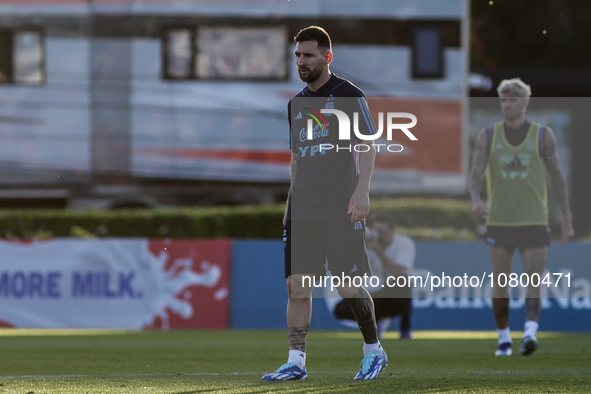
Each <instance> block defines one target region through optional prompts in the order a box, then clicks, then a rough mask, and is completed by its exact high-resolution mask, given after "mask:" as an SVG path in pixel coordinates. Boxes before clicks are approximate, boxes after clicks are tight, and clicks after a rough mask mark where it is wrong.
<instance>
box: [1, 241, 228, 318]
mask: <svg viewBox="0 0 591 394" xmlns="http://www.w3.org/2000/svg"><path fill="white" fill-rule="evenodd" d="M229 258H230V241H227V240H215V241H199V240H147V239H137V240H136V239H101V240H98V239H97V240H72V239H56V240H51V241H35V242H26V243H23V242H6V241H2V242H0V325H2V326H4V327H38V328H86V327H92V328H125V329H142V328H162V329H169V328H227V326H228V267H229Z"/></svg>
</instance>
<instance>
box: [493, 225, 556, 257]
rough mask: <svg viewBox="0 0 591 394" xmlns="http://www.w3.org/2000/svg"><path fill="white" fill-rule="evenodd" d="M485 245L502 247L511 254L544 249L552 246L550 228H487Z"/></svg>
mask: <svg viewBox="0 0 591 394" xmlns="http://www.w3.org/2000/svg"><path fill="white" fill-rule="evenodd" d="M485 243H486V244H487V245H491V246H501V247H503V248H505V249H507V250H508V251H510V252H513V251H514V250H515V248H518V249H519V251H520V252H523V250H524V249H527V248H543V247H546V246H549V245H550V229H549V228H548V226H517V227H509V226H487V228H486V239H485Z"/></svg>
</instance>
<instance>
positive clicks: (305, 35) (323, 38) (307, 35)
mask: <svg viewBox="0 0 591 394" xmlns="http://www.w3.org/2000/svg"><path fill="white" fill-rule="evenodd" d="M293 40H294V41H295V42H302V41H316V42H317V43H318V49H320V48H324V49H325V50H327V51H329V50H331V49H332V44H331V42H330V36H329V35H328V33H327V32H326V30H324V29H323V28H321V27H320V26H308V27H306V28H305V29H302V30H300V31H299V33H298V34H297V35H296V36H295V37H294V38H293Z"/></svg>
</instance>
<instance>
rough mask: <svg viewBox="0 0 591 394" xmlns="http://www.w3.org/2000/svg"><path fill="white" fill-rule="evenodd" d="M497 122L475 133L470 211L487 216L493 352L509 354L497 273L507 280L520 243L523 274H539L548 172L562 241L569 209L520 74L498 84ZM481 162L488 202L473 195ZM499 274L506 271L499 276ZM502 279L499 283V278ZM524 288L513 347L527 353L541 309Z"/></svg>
mask: <svg viewBox="0 0 591 394" xmlns="http://www.w3.org/2000/svg"><path fill="white" fill-rule="evenodd" d="M497 91H498V93H499V97H500V101H501V110H502V113H503V118H504V121H503V122H499V123H497V124H495V125H494V126H492V127H488V128H485V129H482V130H480V131H479V133H478V136H477V137H476V140H477V142H476V149H475V153H474V159H473V164H472V174H471V177H470V195H471V197H472V205H473V208H474V213H475V214H476V215H477V216H478V217H481V218H486V224H487V232H486V243H487V244H488V245H489V247H490V256H491V260H492V265H493V272H494V276H495V282H494V288H493V293H492V297H493V299H492V303H493V312H494V315H495V322H496V325H497V332H498V334H499V342H498V344H499V347H498V349H497V350H496V352H495V355H497V356H510V355H511V354H512V341H511V335H510V331H509V287H507V286H504V287H501V286H500V285H499V282H498V279H499V275H500V276H501V277H502V278H509V275H510V274H511V272H512V264H513V254H514V252H515V249H519V252H520V254H521V260H522V261H523V272H524V273H525V274H527V275H528V277H529V278H530V279H531V278H532V276H535V274H537V275H539V277H540V278H541V277H542V275H543V272H544V269H545V268H546V261H547V257H548V246H549V245H550V229H549V228H548V187H547V184H546V179H547V178H546V173H548V174H549V175H550V177H549V179H550V180H551V183H552V187H553V190H554V193H555V195H556V197H557V199H558V202H559V203H560V207H561V209H562V215H563V221H562V234H561V235H562V240H563V242H567V241H568V240H569V239H570V238H571V237H572V236H573V235H574V231H573V227H572V215H571V212H570V207H569V201H568V190H567V186H566V181H565V179H564V176H563V174H562V171H561V169H560V165H559V163H558V157H557V154H556V139H555V137H554V133H553V132H552V130H551V129H550V128H549V127H545V126H542V125H540V124H538V123H534V122H529V121H528V120H527V119H526V118H525V111H526V110H527V107H528V105H529V98H530V96H531V88H530V86H529V85H526V84H525V83H524V82H523V81H521V79H519V78H515V79H508V80H504V81H502V82H501V84H500V85H499V87H498V89H497ZM487 168H488V176H487V178H486V180H487V191H488V193H487V194H488V203H487V202H485V201H482V199H481V198H480V191H481V188H482V183H483V181H484V176H485V173H486V170H487ZM504 275H505V276H504ZM501 283H503V284H506V281H504V280H501ZM529 283H530V286H528V288H527V292H526V299H525V310H526V312H525V313H526V318H525V320H526V321H525V332H524V335H523V342H522V344H521V348H520V353H521V354H523V355H530V354H532V353H533V352H534V351H535V350H536V349H537V348H538V340H537V338H536V333H537V330H538V321H539V318H540V312H541V308H542V302H541V299H540V298H541V292H540V286H537V287H535V286H532V285H531V280H530V281H529Z"/></svg>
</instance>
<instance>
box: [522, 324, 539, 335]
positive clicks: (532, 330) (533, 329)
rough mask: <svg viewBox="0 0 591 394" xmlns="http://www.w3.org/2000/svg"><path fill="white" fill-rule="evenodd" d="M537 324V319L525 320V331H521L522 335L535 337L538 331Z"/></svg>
mask: <svg viewBox="0 0 591 394" xmlns="http://www.w3.org/2000/svg"><path fill="white" fill-rule="evenodd" d="M538 327H539V324H538V322H537V321H533V320H528V321H526V322H525V332H524V333H523V336H524V337H535V336H536V334H537V333H538Z"/></svg>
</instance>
